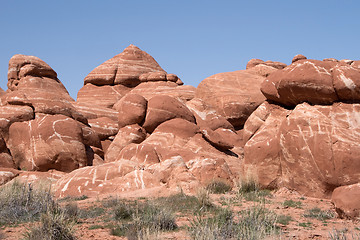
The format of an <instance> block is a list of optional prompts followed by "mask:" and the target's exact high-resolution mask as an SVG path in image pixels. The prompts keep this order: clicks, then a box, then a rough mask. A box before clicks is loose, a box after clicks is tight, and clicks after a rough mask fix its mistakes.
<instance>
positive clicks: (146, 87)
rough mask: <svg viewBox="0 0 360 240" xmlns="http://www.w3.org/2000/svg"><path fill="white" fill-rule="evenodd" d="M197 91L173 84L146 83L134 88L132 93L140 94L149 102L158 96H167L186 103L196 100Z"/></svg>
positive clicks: (187, 86) (190, 87) (193, 88)
mask: <svg viewBox="0 0 360 240" xmlns="http://www.w3.org/2000/svg"><path fill="white" fill-rule="evenodd" d="M195 90H196V88H195V87H193V86H189V85H183V86H179V84H177V83H173V82H145V83H141V84H139V85H138V86H136V87H135V88H133V89H132V90H131V92H130V93H132V94H139V95H141V96H143V97H144V98H145V99H147V100H149V99H150V98H152V97H155V96H158V95H167V96H170V97H174V98H177V99H178V100H180V101H182V102H184V103H185V102H187V101H189V100H191V99H193V98H194V96H195Z"/></svg>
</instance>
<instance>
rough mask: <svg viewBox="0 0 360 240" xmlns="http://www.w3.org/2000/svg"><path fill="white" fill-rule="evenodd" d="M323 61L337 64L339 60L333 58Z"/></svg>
mask: <svg viewBox="0 0 360 240" xmlns="http://www.w3.org/2000/svg"><path fill="white" fill-rule="evenodd" d="M323 61H325V62H339V60H337V59H335V58H324V59H323Z"/></svg>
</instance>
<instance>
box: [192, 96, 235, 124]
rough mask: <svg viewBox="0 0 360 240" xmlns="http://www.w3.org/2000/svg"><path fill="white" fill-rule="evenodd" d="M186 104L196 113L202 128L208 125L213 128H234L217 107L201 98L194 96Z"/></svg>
mask: <svg viewBox="0 0 360 240" xmlns="http://www.w3.org/2000/svg"><path fill="white" fill-rule="evenodd" d="M186 106H187V107H188V108H189V109H190V111H191V112H192V113H193V114H194V116H195V118H196V124H197V125H198V126H199V127H200V128H204V127H208V128H210V129H211V130H216V129H218V128H225V129H231V130H234V127H233V125H231V123H230V122H229V121H228V120H226V118H225V117H223V116H221V115H219V114H218V113H217V112H216V110H215V108H213V107H211V106H210V105H208V104H207V103H206V102H204V101H203V100H201V99H200V98H194V99H192V100H190V101H188V102H187V103H186Z"/></svg>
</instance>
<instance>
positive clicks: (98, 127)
mask: <svg viewBox="0 0 360 240" xmlns="http://www.w3.org/2000/svg"><path fill="white" fill-rule="evenodd" d="M89 125H90V126H91V128H92V130H94V131H95V133H97V135H98V136H99V138H100V140H105V139H108V138H109V137H111V136H115V135H116V134H117V132H118V131H119V126H118V123H117V121H114V120H112V119H110V118H107V117H101V118H96V119H90V120H89Z"/></svg>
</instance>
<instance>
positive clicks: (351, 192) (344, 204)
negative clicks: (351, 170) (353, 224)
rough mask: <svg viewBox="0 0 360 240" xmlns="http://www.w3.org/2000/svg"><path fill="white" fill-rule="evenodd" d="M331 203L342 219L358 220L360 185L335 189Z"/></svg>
mask: <svg viewBox="0 0 360 240" xmlns="http://www.w3.org/2000/svg"><path fill="white" fill-rule="evenodd" d="M331 201H332V202H333V204H334V205H335V209H336V212H337V213H338V215H339V217H340V218H349V219H353V220H356V219H358V217H359V216H360V183H357V184H353V185H349V186H342V187H338V188H335V190H334V192H333V193H332V196H331Z"/></svg>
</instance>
